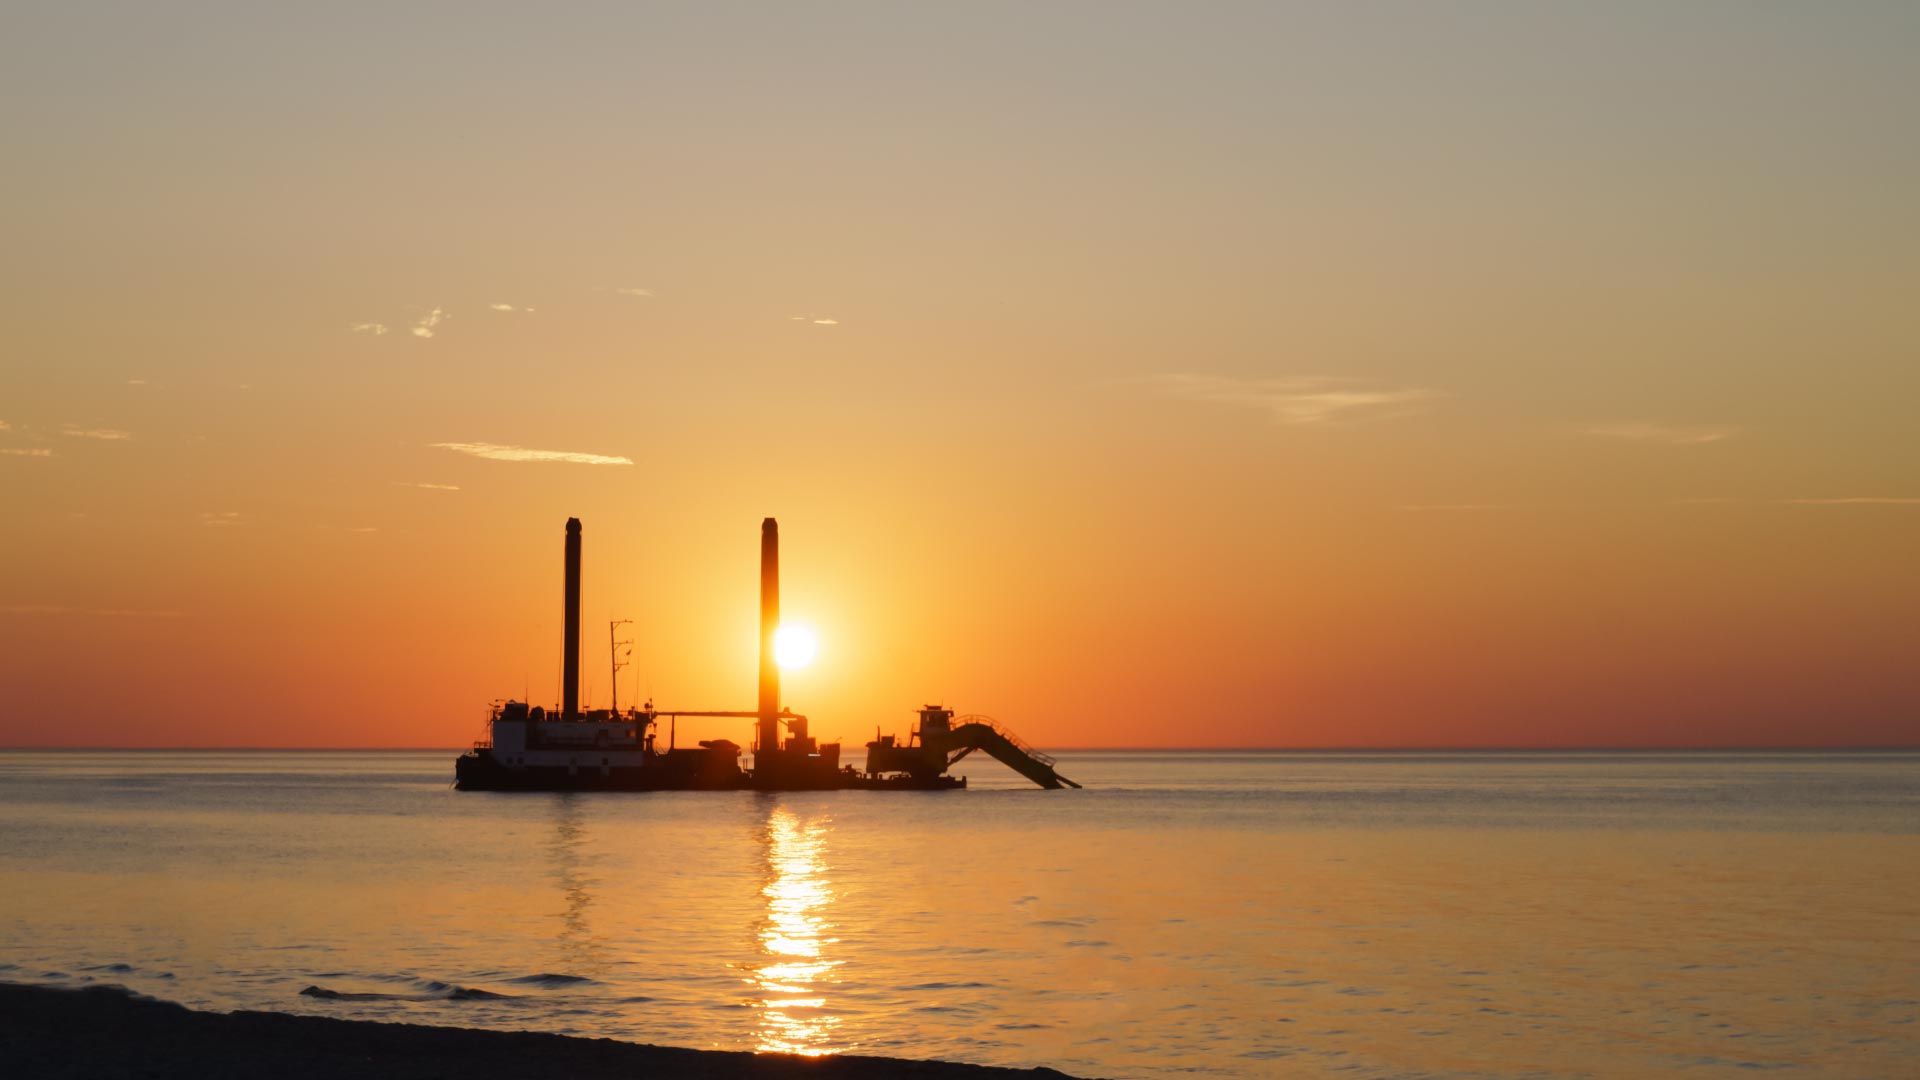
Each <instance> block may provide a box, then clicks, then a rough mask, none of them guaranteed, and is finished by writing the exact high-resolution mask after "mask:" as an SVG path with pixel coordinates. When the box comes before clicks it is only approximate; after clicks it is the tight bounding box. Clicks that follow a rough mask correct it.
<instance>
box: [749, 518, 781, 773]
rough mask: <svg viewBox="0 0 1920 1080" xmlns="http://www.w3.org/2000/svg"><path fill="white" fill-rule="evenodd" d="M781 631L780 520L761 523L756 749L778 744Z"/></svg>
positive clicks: (769, 747) (768, 748) (772, 746)
mask: <svg viewBox="0 0 1920 1080" xmlns="http://www.w3.org/2000/svg"><path fill="white" fill-rule="evenodd" d="M779 632H780V523H779V522H777V521H775V520H773V519H772V518H768V519H766V520H765V521H762V522H761V523H760V726H759V731H758V735H759V741H758V742H757V743H756V744H755V745H754V750H755V752H756V753H757V752H759V751H760V750H761V749H763V748H764V749H767V750H771V749H773V748H774V747H776V746H778V745H779V744H780V720H779V715H780V664H779V662H778V660H777V658H776V657H775V656H774V640H773V639H774V636H775V635H776V634H778V633H779Z"/></svg>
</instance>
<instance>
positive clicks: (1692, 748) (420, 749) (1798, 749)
mask: <svg viewBox="0 0 1920 1080" xmlns="http://www.w3.org/2000/svg"><path fill="white" fill-rule="evenodd" d="M467 749H470V747H467V748H463V747H457V746H0V753H17V752H21V751H47V752H56V753H141V752H153V753H186V752H192V751H198V752H204V753H248V754H253V753H291V754H311V753H349V754H424V753H436V754H439V753H448V752H453V753H456V754H462V753H465V752H466V751H467ZM1047 749H1048V751H1049V752H1058V753H1071V754H1077V753H1103V754H1111V753H1127V754H1209V753H1212V754H1219V753H1228V754H1439V753H1454V754H1461V753H1469V754H1539V753H1557V754H1619V753H1632V754H1652V753H1689V754H1698V753H1823V754H1834V753H1894V752H1916V751H1920V742H1914V743H1873V744H1864V745H1858V746H1845V745H1832V744H1820V745H1814V744H1805V745H1803V744H1795V743H1752V744H1739V745H1713V744H1689V745H1684V746H1642V745H1635V746H1523V745H1491V744H1489V745H1463V746H1433V745H1428V746H1057V747H1048V748H1047Z"/></svg>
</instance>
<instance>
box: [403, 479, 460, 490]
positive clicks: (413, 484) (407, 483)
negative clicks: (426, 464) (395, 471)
mask: <svg viewBox="0 0 1920 1080" xmlns="http://www.w3.org/2000/svg"><path fill="white" fill-rule="evenodd" d="M394 485H395V486H396V487H410V488H420V489H421V490H423V491H459V490H460V485H459V484H429V483H426V482H424V481H418V480H395V481H394Z"/></svg>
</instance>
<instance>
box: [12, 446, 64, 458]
mask: <svg viewBox="0 0 1920 1080" xmlns="http://www.w3.org/2000/svg"><path fill="white" fill-rule="evenodd" d="M0 454H6V455H8V456H9V457H52V456H53V451H51V450H48V449H47V448H45V447H41V446H33V447H24V448H23V447H16V446H9V447H6V448H4V449H0Z"/></svg>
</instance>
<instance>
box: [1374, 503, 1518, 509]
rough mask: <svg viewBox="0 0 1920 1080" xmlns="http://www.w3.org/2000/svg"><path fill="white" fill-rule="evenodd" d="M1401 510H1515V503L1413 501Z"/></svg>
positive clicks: (1516, 507)
mask: <svg viewBox="0 0 1920 1080" xmlns="http://www.w3.org/2000/svg"><path fill="white" fill-rule="evenodd" d="M1400 509H1402V510H1516V509H1519V506H1518V504H1516V503H1414V504H1411V505H1407V506H1402V507H1401V508H1400Z"/></svg>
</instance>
